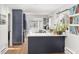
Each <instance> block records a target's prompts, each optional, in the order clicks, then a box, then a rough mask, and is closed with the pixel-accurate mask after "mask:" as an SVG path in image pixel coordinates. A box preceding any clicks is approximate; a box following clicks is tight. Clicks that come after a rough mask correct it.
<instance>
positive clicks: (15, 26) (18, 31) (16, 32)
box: [12, 9, 23, 44]
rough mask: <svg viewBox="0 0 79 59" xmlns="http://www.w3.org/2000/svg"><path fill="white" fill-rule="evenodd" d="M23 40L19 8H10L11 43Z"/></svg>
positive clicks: (21, 18)
mask: <svg viewBox="0 0 79 59" xmlns="http://www.w3.org/2000/svg"><path fill="white" fill-rule="evenodd" d="M22 42H23V14H22V10H21V9H13V10H12V43H13V44H22Z"/></svg>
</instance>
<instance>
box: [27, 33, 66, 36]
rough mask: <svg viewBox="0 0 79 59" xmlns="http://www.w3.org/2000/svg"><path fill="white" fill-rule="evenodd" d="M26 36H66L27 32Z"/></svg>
mask: <svg viewBox="0 0 79 59" xmlns="http://www.w3.org/2000/svg"><path fill="white" fill-rule="evenodd" d="M27 36H66V35H65V34H64V35H56V34H53V33H28V34H27Z"/></svg>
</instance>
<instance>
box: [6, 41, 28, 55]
mask: <svg viewBox="0 0 79 59" xmlns="http://www.w3.org/2000/svg"><path fill="white" fill-rule="evenodd" d="M27 44H28V42H27V41H26V42H25V43H23V44H22V45H14V46H12V47H10V48H8V51H7V52H6V54H27V53H28V45H27Z"/></svg>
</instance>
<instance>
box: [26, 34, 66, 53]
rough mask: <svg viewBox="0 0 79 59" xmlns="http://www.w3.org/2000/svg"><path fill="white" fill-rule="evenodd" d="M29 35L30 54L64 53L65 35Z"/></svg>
mask: <svg viewBox="0 0 79 59" xmlns="http://www.w3.org/2000/svg"><path fill="white" fill-rule="evenodd" d="M27 36H28V54H50V53H64V47H65V37H66V36H65V35H54V34H50V33H30V34H28V35H27Z"/></svg>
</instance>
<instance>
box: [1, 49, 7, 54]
mask: <svg viewBox="0 0 79 59" xmlns="http://www.w3.org/2000/svg"><path fill="white" fill-rule="evenodd" d="M7 50H8V48H4V49H3V50H2V51H1V52H0V53H1V54H5V53H6V52H7Z"/></svg>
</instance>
